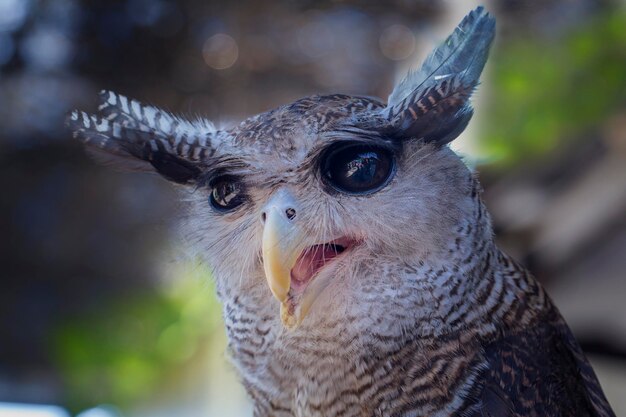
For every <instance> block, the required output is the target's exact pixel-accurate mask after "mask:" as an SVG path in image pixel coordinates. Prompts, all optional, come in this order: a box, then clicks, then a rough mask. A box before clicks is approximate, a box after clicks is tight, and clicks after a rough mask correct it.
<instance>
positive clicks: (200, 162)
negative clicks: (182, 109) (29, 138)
mask: <svg viewBox="0 0 626 417" xmlns="http://www.w3.org/2000/svg"><path fill="white" fill-rule="evenodd" d="M66 125H67V126H68V128H69V129H70V130H72V132H73V136H74V137H75V138H77V139H79V140H80V141H82V142H83V144H85V146H86V147H87V149H88V150H89V151H90V153H91V154H92V155H94V156H95V157H96V159H98V160H100V161H102V162H104V163H106V164H109V165H114V166H116V167H119V168H122V169H127V170H133V171H154V170H156V171H157V172H158V173H160V174H161V175H163V176H164V177H165V178H167V179H169V180H171V181H174V182H177V183H183V184H187V183H192V182H194V181H195V179H197V177H198V176H199V175H200V173H201V172H202V167H203V166H205V165H206V164H207V163H208V160H209V159H210V157H211V156H212V155H213V153H214V151H213V148H212V146H211V141H212V139H213V138H214V137H215V136H216V135H217V133H218V132H217V131H216V130H215V129H214V128H213V126H212V125H211V124H210V123H209V122H206V121H203V122H201V123H191V122H189V121H186V120H183V119H180V118H177V117H174V116H172V115H171V114H169V113H167V112H165V111H163V110H161V109H158V108H156V107H152V106H145V105H143V104H141V103H139V102H138V101H136V100H129V99H127V98H126V97H124V96H122V95H119V94H116V93H114V92H112V91H107V90H103V91H102V92H100V105H99V106H98V113H97V114H95V115H94V114H88V113H86V112H83V111H79V110H74V111H73V112H71V113H70V114H69V115H68V117H67V120H66Z"/></svg>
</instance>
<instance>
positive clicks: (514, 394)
mask: <svg viewBox="0 0 626 417" xmlns="http://www.w3.org/2000/svg"><path fill="white" fill-rule="evenodd" d="M555 314H558V313H555ZM485 358H486V360H487V364H488V367H487V369H486V370H485V372H484V375H483V379H482V384H483V387H482V391H481V393H480V394H479V398H478V402H479V404H480V408H479V410H478V411H476V412H475V413H474V414H472V416H473V417H492V416H493V417H495V416H502V417H518V416H519V417H522V416H524V417H526V416H538V417H539V416H550V417H566V416H567V417H570V416H577V417H615V414H614V413H613V411H611V407H610V406H609V404H608V402H607V401H606V398H605V397H604V394H603V393H602V389H601V388H600V384H599V383H598V380H597V378H596V376H595V374H594V373H593V370H592V369H591V366H590V365H589V363H588V362H587V360H586V358H585V357H584V354H583V353H582V351H581V350H580V347H579V346H578V344H577V343H576V341H575V339H574V338H573V336H572V334H571V332H570V330H569V329H568V328H567V325H566V324H565V323H564V322H563V321H562V319H560V318H559V319H558V320H557V321H550V322H548V323H545V322H544V323H542V324H539V325H537V326H536V327H534V328H532V329H529V330H525V331H522V332H518V333H515V334H513V335H510V336H506V337H504V338H502V339H500V340H498V341H496V342H493V343H491V344H490V345H488V346H487V347H486V348H485Z"/></svg>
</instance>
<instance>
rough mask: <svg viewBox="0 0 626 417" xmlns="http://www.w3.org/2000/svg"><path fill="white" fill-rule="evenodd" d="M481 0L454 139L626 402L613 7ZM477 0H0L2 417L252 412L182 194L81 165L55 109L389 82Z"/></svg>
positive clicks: (499, 216)
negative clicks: (481, 43) (480, 27)
mask: <svg viewBox="0 0 626 417" xmlns="http://www.w3.org/2000/svg"><path fill="white" fill-rule="evenodd" d="M483 3H485V5H486V6H487V8H488V9H489V10H490V11H491V12H492V13H494V14H495V15H496V16H497V19H498V36H497V40H496V44H495V46H494V48H493V50H492V56H491V59H490V61H489V62H488V64H487V68H486V72H485V75H484V76H483V83H482V86H481V87H480V89H479V92H478V94H477V96H476V100H475V102H476V116H475V119H474V121H473V123H472V124H471V127H470V129H469V130H468V131H467V132H466V133H464V134H463V136H462V137H461V138H459V139H458V140H457V141H455V143H454V145H453V146H454V147H455V149H457V150H458V152H459V153H461V154H462V155H464V157H465V159H466V161H467V163H468V164H470V165H472V166H474V167H476V169H477V170H478V171H479V172H480V176H481V179H482V182H483V185H484V187H485V190H486V192H485V198H486V200H487V204H488V206H489V208H490V210H491V212H492V213H493V218H494V222H495V226H496V231H497V235H498V239H499V240H500V242H501V244H502V246H503V247H504V248H505V249H506V250H507V251H508V252H509V253H511V254H513V255H514V256H515V257H516V258H517V259H519V260H521V261H523V262H524V263H525V264H526V265H527V266H528V267H529V268H530V269H531V270H532V271H533V272H534V274H535V275H536V276H537V277H538V279H539V280H541V281H542V282H543V284H544V285H545V286H546V287H547V288H548V290H549V292H550V294H551V295H552V296H553V298H554V300H555V301H556V303H557V305H558V306H559V308H560V309H561V310H562V313H563V314H564V315H565V317H566V319H567V320H568V322H569V323H570V325H571V327H572V328H573V330H574V333H575V334H576V336H577V338H578V339H579V340H580V342H581V343H582V345H583V347H584V349H585V350H586V351H587V353H588V355H589V357H590V358H591V360H592V362H593V364H594V366H595V367H596V370H597V373H598V374H599V377H600V380H601V382H602V385H603V387H604V389H605V391H606V394H607V397H608V398H609V401H610V402H611V403H612V404H613V406H614V407H615V411H616V414H617V415H626V302H625V300H626V272H625V271H626V2H624V1H623V0H622V1H618V0H614V1H609V0H490V1H485V2H483ZM476 4H478V2H474V1H461V0H458V1H432V0H390V1H385V2H381V1H348V0H345V1H340V0H336V1H330V0H322V1H305V0H291V1H285V2H278V1H268V0H255V1H239V2H216V1H210V0H182V1H173V0H120V1H113V0H85V1H79V0H0V181H1V183H2V189H3V190H4V191H3V192H2V193H1V195H0V213H1V216H0V236H1V237H0V260H1V265H2V268H1V270H2V272H0V274H1V276H0V416H3V417H6V416H12V417H15V416H29V417H34V416H42V417H43V416H76V415H79V416H80V417H107V416H111V417H113V416H118V417H119V416H128V417H143V416H151V417H153V416H157V417H158V416H171V415H177V416H178V417H187V416H188V417H196V416H210V417H212V416H245V415H250V406H249V404H248V401H247V399H246V398H245V395H244V394H243V391H242V389H241V387H240V386H239V385H238V383H237V379H236V377H235V375H234V371H233V370H232V369H231V367H230V366H229V365H228V364H227V362H226V358H225V343H226V341H225V335H224V331H223V329H222V326H221V317H220V306H219V303H218V302H217V301H216V300H215V298H214V294H213V290H212V284H211V280H210V273H209V270H208V269H207V267H206V266H203V265H201V264H199V263H197V262H196V261H194V260H189V258H188V257H186V256H184V255H182V254H184V252H185V249H184V247H182V246H183V244H182V239H180V236H177V227H176V223H177V222H176V219H177V216H178V214H177V203H176V195H175V193H174V192H173V190H172V189H171V188H170V187H169V186H168V184H167V183H166V182H165V181H164V180H161V179H160V178H158V177H156V176H150V175H144V174H141V175H139V174H134V175H130V174H121V173H116V172H112V171H110V170H107V169H105V168H102V167H99V166H97V165H96V164H95V163H93V162H92V161H91V160H90V159H89V158H87V157H86V156H85V154H84V153H83V151H82V149H81V148H80V146H78V145H77V144H76V143H75V142H73V141H72V140H71V138H70V135H69V134H68V132H66V131H65V130H64V127H63V120H64V117H65V114H66V112H67V111H68V110H69V109H72V108H75V107H80V108H83V109H86V110H93V109H94V108H95V106H96V95H97V93H98V91H99V90H100V89H103V88H106V89H112V90H115V91H117V92H120V93H123V94H125V95H128V96H131V97H134V98H137V99H139V100H141V101H144V102H148V103H152V104H155V105H158V106H162V107H165V108H167V109H169V110H171V111H174V112H177V113H183V114H187V115H203V116H206V117H208V118H209V119H211V120H213V121H214V122H216V123H217V124H221V125H227V124H229V123H233V122H235V121H237V120H240V119H241V118H244V117H246V116H249V115H252V114H254V113H257V112H260V111H264V110H267V109H270V108H272V107H274V106H276V105H280V104H283V103H286V102H289V101H292V100H294V99H296V98H299V97H302V96H305V95H309V94H312V93H330V92H343V93H356V94H366V95H374V96H379V97H387V95H388V94H389V92H390V90H391V87H392V85H393V83H394V81H395V79H396V76H397V75H399V74H402V72H403V71H405V70H406V69H407V68H408V67H409V66H411V65H412V64H414V63H415V62H416V61H417V60H419V59H421V58H422V57H424V56H425V54H426V53H427V52H428V51H429V50H430V49H431V48H432V47H433V46H434V45H435V44H437V43H438V42H440V41H442V40H443V38H444V37H445V35H446V34H447V33H449V32H450V31H451V30H452V28H453V27H454V25H456V23H457V22H458V20H459V19H460V18H461V17H462V16H463V15H464V14H465V13H467V12H468V11H469V10H470V9H471V8H473V7H474V6H475V5H476ZM9 403H12V404H13V405H9ZM27 403H30V404H33V403H35V404H45V405H46V407H42V408H40V409H38V411H37V410H35V409H34V408H26V407H25V406H23V405H21V406H20V405H17V404H27Z"/></svg>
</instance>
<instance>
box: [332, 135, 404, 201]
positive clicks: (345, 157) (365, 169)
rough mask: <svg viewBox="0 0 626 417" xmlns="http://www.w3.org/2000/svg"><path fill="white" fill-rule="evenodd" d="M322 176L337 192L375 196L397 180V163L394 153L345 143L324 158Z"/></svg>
mask: <svg viewBox="0 0 626 417" xmlns="http://www.w3.org/2000/svg"><path fill="white" fill-rule="evenodd" d="M321 162H322V163H321V169H322V176H323V178H324V179H325V180H326V182H327V183H328V184H330V185H331V186H332V187H333V188H335V189H336V190H337V191H341V192H344V193H347V194H371V193H373V192H376V191H378V190H380V189H381V188H383V187H384V186H385V185H387V183H388V182H389V180H390V179H391V178H392V177H393V174H394V172H395V160H394V157H393V154H392V152H391V151H389V150H387V149H385V148H382V147H378V146H371V145H362V144H347V145H346V144H341V145H337V146H333V147H331V148H330V149H329V150H328V151H326V153H325V154H324V155H323V156H322V161H321Z"/></svg>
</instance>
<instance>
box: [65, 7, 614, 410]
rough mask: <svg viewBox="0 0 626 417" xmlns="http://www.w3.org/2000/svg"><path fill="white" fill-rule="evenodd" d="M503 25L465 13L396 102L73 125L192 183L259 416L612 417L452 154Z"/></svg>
mask: <svg viewBox="0 0 626 417" xmlns="http://www.w3.org/2000/svg"><path fill="white" fill-rule="evenodd" d="M493 33H494V21H493V19H492V18H491V17H490V16H489V15H488V14H487V13H485V12H484V11H483V10H482V9H477V10H475V11H473V12H472V13H470V14H469V15H468V17H467V18H465V19H464V20H463V22H461V24H460V26H459V27H458V28H457V29H456V30H455V32H454V33H453V34H452V35H451V36H450V38H448V40H447V41H446V43H445V44H444V45H443V46H442V47H440V48H438V49H436V50H435V52H433V54H431V56H430V57H429V58H428V59H427V62H426V63H425V64H424V65H423V66H422V69H421V70H420V71H418V72H415V73H411V74H409V75H408V76H407V78H406V79H405V80H404V81H402V83H401V84H400V85H399V86H398V87H396V89H394V92H393V93H392V94H391V96H390V98H389V104H387V105H385V104H384V103H382V102H381V101H379V100H376V99H370V98H365V97H354V96H347V95H328V96H312V97H306V98H303V99H301V100H298V101H296V102H294V103H291V104H289V105H286V106H282V107H279V108H277V109H274V110H271V111H268V112H266V113H263V114H260V115H257V116H254V117H251V118H249V119H247V120H245V121H243V122H242V123H241V124H239V125H238V126H235V127H233V128H230V129H226V130H216V129H214V128H213V127H212V125H210V124H208V122H202V121H201V122H195V123H191V122H186V121H184V120H182V119H180V118H177V117H175V116H172V115H170V114H168V113H165V112H163V111H161V110H159V109H156V108H154V107H147V106H143V105H141V104H140V103H138V102H137V101H134V100H128V99H126V98H125V97H123V96H119V95H117V94H115V93H112V92H107V91H105V92H103V93H102V94H101V104H100V107H99V108H98V113H97V115H89V114H87V113H84V112H79V111H76V112H73V113H72V114H71V116H70V118H69V121H68V123H69V126H70V127H71V128H72V129H73V130H74V132H75V136H76V137H78V138H79V139H81V140H82V141H83V142H84V143H85V144H86V145H87V146H89V147H93V148H96V149H100V150H101V151H102V152H103V153H105V154H107V155H109V156H110V157H112V158H114V159H116V160H117V161H118V162H119V161H120V160H121V161H122V163H123V164H126V163H127V162H128V161H133V160H134V161H138V163H139V164H140V165H141V168H144V169H145V168H146V167H148V168H153V169H154V170H156V171H157V172H158V173H160V174H161V175H163V176H165V177H166V178H168V179H170V180H172V181H174V182H177V183H180V184H184V185H186V186H187V187H181V188H182V189H181V192H183V193H185V199H186V200H188V201H189V203H190V215H189V218H190V219H191V221H190V223H191V228H190V230H189V238H190V240H191V241H193V242H194V244H195V246H196V247H197V249H198V252H199V253H200V254H201V255H202V256H203V257H204V258H205V260H206V261H207V262H208V263H209V264H210V265H211V267H212V268H213V272H214V277H215V280H216V284H217V290H218V295H219V297H220V299H221V300H222V302H223V308H224V309H223V313H224V321H225V325H226V330H227V333H228V337H229V352H230V354H231V357H232V362H233V364H234V366H235V367H236V369H237V371H238V373H239V375H240V376H241V379H242V382H243V384H244V385H245V387H246V389H247V391H248V393H249V395H250V397H251V399H252V400H253V402H254V415H255V416H257V417H266V416H276V417H280V416H284V417H295V416H299V417H304V416H306V417H316V416H324V417H339V416H347V417H350V416H385V417H387V416H441V417H444V416H458V417H485V416H504V417H506V416H510V417H514V416H515V417H518V416H545V415H549V416H571V415H577V416H597V417H598V416H602V417H611V416H614V414H613V413H612V411H611V409H610V407H609V405H608V403H607V402H606V399H605V398H604V395H603V394H602V390H601V388H600V386H599V384H598V381H597V379H596V377H595V375H594V373H593V370H592V369H591V367H590V366H589V364H588V363H587V361H586V359H585V357H584V355H583V353H582V351H581V350H580V347H579V346H578V345H577V343H576V341H575V340H574V338H573V337H572V335H571V333H570V331H569V329H568V328H567V326H566V324H565V323H564V322H563V319H562V318H561V316H560V315H559V313H558V311H557V310H556V308H555V307H554V306H553V304H552V302H551V301H550V299H549V297H548V296H547V295H546V293H545V292H544V290H543V289H542V287H541V286H540V285H539V284H538V283H537V282H536V281H535V280H534V278H533V277H532V276H531V275H530V274H529V273H528V271H526V270H525V269H524V268H523V267H521V266H520V265H519V264H517V263H515V262H514V261H513V260H511V259H510V258H509V257H508V256H506V255H505V254H503V253H502V252H501V251H500V250H499V249H498V248H497V246H496V244H495V242H494V240H493V230H492V228H491V222H490V218H489V215H488V213H487V210H486V208H485V206H484V205H483V203H482V201H481V198H480V195H481V189H480V185H479V184H478V181H477V179H476V178H475V176H474V175H473V174H472V173H471V172H470V171H469V170H468V168H467V167H466V166H465V165H464V164H463V163H462V161H461V160H460V158H459V157H458V156H456V155H455V154H454V153H453V152H452V151H451V150H450V149H449V148H448V147H447V146H446V144H447V143H448V142H449V141H451V140H453V139H454V138H455V137H456V136H457V135H458V134H459V133H460V132H461V131H462V130H463V128H465V125H466V124H467V123H468V122H469V119H470V118H471V114H472V110H471V106H470V104H469V98H470V95H471V94H472V92H473V90H474V88H475V87H476V85H477V83H478V78H479V75H480V72H481V71H482V68H483V66H484V64H485V60H486V57H487V53H488V49H489V45H490V44H491V41H492V39H493ZM538 346H539V347H540V348H538Z"/></svg>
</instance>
